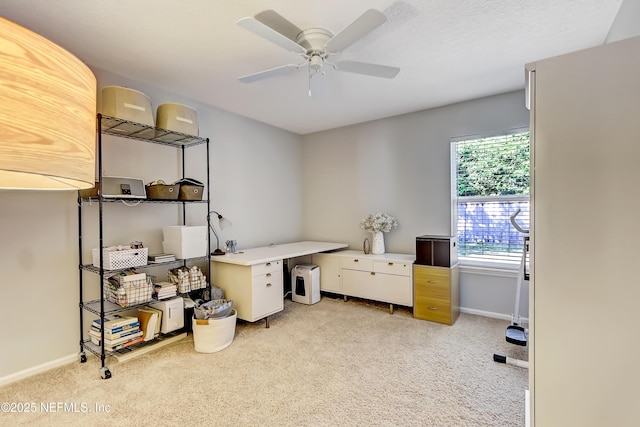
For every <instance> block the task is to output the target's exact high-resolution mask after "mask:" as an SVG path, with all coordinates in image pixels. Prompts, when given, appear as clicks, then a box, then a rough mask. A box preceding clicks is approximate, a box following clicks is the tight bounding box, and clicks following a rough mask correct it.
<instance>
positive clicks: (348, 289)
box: [312, 250, 415, 307]
mask: <svg viewBox="0 0 640 427" xmlns="http://www.w3.org/2000/svg"><path fill="white" fill-rule="evenodd" d="M414 259H415V258H414V256H413V255H405V254H382V255H371V254H364V253H362V252H360V251H349V250H347V251H338V252H332V253H326V254H316V255H313V257H312V262H313V263H314V264H316V265H318V266H319V267H320V289H321V290H322V291H326V292H332V293H337V294H341V295H345V296H353V297H359V298H365V299H370V300H374V301H381V302H387V303H389V304H398V305H403V306H407V307H411V306H413V270H412V266H413V261H414Z"/></svg>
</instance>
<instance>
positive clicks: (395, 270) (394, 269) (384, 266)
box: [373, 261, 413, 276]
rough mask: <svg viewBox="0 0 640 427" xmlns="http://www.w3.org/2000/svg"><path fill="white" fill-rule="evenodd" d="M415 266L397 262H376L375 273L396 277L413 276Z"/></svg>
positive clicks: (374, 263) (374, 265)
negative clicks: (412, 271)
mask: <svg viewBox="0 0 640 427" xmlns="http://www.w3.org/2000/svg"><path fill="white" fill-rule="evenodd" d="M412 267H413V264H411V263H408V262H402V261H401V262H397V261H374V262H373V271H374V272H376V273H385V274H395V275H396V276H411V269H412Z"/></svg>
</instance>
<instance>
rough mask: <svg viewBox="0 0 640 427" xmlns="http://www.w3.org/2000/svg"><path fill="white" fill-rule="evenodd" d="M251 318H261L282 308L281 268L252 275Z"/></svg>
mask: <svg viewBox="0 0 640 427" xmlns="http://www.w3.org/2000/svg"><path fill="white" fill-rule="evenodd" d="M252 286H253V292H252V294H251V300H252V307H253V316H252V317H253V318H254V319H256V320H257V319H262V318H263V317H267V316H269V315H270V314H273V313H277V312H278V311H281V310H282V309H283V308H284V305H283V304H284V298H283V295H282V294H283V282H282V270H278V271H272V272H267V273H262V274H259V275H257V276H253V281H252Z"/></svg>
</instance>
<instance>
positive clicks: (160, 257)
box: [149, 254, 176, 264]
mask: <svg viewBox="0 0 640 427" xmlns="http://www.w3.org/2000/svg"><path fill="white" fill-rule="evenodd" d="M175 260H176V256H175V255H173V254H149V264H160V263H162V262H170V261H175Z"/></svg>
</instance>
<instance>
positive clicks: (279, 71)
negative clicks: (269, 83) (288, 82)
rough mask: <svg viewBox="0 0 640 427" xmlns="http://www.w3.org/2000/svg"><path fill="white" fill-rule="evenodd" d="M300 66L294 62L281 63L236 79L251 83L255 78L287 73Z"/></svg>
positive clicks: (259, 78) (260, 78)
mask: <svg viewBox="0 0 640 427" xmlns="http://www.w3.org/2000/svg"><path fill="white" fill-rule="evenodd" d="M300 67H301V65H296V64H287V65H282V66H280V67H275V68H270V69H268V70H264V71H259V72H257V73H253V74H248V75H246V76H242V77H239V78H238V80H240V81H241V82H242V83H253V82H255V81H257V80H262V79H266V78H267V77H274V76H280V75H283V74H288V73H290V72H292V71H295V70H297V69H298V68H300Z"/></svg>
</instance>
